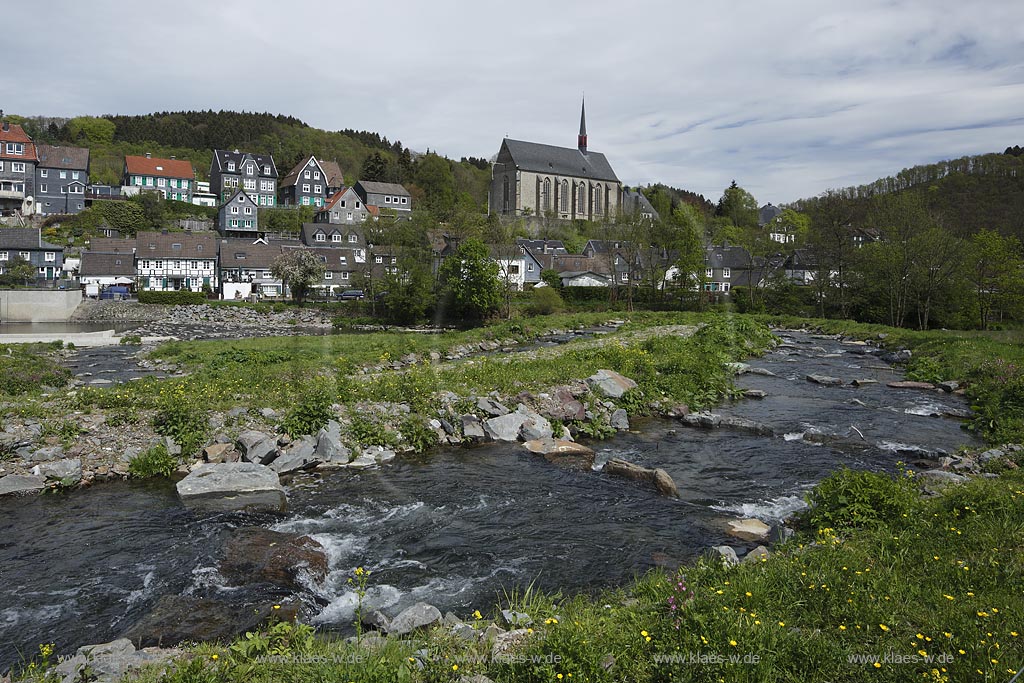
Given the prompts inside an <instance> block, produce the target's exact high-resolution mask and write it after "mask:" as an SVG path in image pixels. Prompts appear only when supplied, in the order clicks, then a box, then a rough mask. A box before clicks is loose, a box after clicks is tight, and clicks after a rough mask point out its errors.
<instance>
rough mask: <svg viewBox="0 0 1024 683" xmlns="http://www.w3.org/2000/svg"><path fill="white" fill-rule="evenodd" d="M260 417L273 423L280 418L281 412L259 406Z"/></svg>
mask: <svg viewBox="0 0 1024 683" xmlns="http://www.w3.org/2000/svg"><path fill="white" fill-rule="evenodd" d="M260 417H262V418H263V419H264V420H267V421H268V422H272V423H273V422H277V421H278V420H280V419H281V414H280V413H279V412H277V411H276V410H274V409H273V408H260Z"/></svg>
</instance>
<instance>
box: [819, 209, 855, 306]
mask: <svg viewBox="0 0 1024 683" xmlns="http://www.w3.org/2000/svg"><path fill="white" fill-rule="evenodd" d="M809 215H810V218H811V234H810V243H811V244H812V245H813V247H812V249H811V252H812V255H813V257H814V262H815V271H816V272H815V274H814V288H815V290H816V291H815V294H816V295H817V300H818V314H819V315H820V316H821V317H822V318H824V317H825V316H826V311H827V309H828V307H829V304H831V303H832V301H833V299H834V301H835V303H834V304H833V305H834V307H835V308H837V309H838V312H839V316H840V317H842V318H847V317H849V312H850V299H849V285H850V283H849V278H850V272H849V267H850V264H851V261H852V260H853V256H854V254H853V252H854V251H855V249H854V245H853V239H852V234H851V227H850V220H851V218H852V216H851V206H850V204H849V202H847V201H846V200H845V198H844V197H843V196H842V195H841V194H839V193H838V192H837V191H835V190H829V191H827V192H825V193H824V194H823V195H821V197H819V198H818V199H817V200H816V201H815V202H814V204H813V205H812V207H811V210H810V212H809Z"/></svg>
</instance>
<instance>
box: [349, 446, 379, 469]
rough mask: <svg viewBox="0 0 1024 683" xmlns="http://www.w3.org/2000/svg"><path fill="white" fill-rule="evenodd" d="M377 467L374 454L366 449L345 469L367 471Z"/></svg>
mask: <svg viewBox="0 0 1024 683" xmlns="http://www.w3.org/2000/svg"><path fill="white" fill-rule="evenodd" d="M376 466H377V458H376V457H375V453H374V452H373V451H372V450H370V449H367V450H365V451H363V452H362V453H360V454H359V455H358V456H356V457H355V458H354V459H353V460H352V462H350V463H349V464H348V465H347V466H346V467H348V469H352V470H369V469H372V468H374V467H376Z"/></svg>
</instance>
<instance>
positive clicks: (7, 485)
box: [0, 474, 46, 496]
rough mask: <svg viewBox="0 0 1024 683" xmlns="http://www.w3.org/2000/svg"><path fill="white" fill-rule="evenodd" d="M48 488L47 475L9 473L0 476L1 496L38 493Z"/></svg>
mask: <svg viewBox="0 0 1024 683" xmlns="http://www.w3.org/2000/svg"><path fill="white" fill-rule="evenodd" d="M44 488H46V477H41V476H35V475H25V474H8V475H7V476H6V477H0V496H6V495H13V494H18V493H38V492H40V491H42V490H43V489H44Z"/></svg>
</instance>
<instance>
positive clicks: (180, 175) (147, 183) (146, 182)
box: [122, 153, 196, 204]
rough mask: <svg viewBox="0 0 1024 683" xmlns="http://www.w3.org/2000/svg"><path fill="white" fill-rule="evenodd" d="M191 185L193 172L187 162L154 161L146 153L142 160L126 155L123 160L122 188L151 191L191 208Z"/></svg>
mask: <svg viewBox="0 0 1024 683" xmlns="http://www.w3.org/2000/svg"><path fill="white" fill-rule="evenodd" d="M195 182H196V172H195V169H193V168H192V162H191V161H186V160H184V159H174V158H171V159H158V158H155V157H153V156H152V155H151V154H148V153H147V154H146V156H143V157H140V156H132V155H128V156H126V157H125V158H124V178H123V180H122V183H123V184H124V185H125V186H126V187H134V188H138V190H155V191H157V192H159V193H160V194H162V195H163V197H164V199H173V200H175V201H179V202H187V203H189V204H191V203H192V192H193V191H194V190H195Z"/></svg>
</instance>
